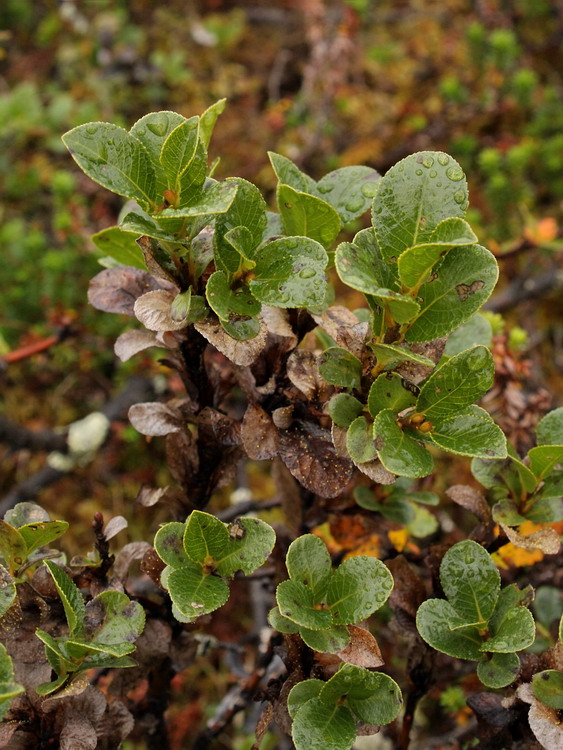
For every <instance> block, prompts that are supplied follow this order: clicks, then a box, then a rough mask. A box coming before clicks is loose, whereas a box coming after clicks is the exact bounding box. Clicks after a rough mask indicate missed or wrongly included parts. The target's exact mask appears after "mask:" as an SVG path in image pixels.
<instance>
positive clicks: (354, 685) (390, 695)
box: [319, 664, 402, 725]
mask: <svg viewBox="0 0 563 750" xmlns="http://www.w3.org/2000/svg"><path fill="white" fill-rule="evenodd" d="M319 697H320V699H321V700H322V701H323V702H324V703H327V704H333V703H337V702H339V701H341V700H342V699H345V701H346V705H347V706H348V707H349V708H350V709H351V711H353V713H354V714H355V715H356V717H357V718H358V719H360V720H361V721H364V722H366V723H367V724H375V725H384V724H389V722H391V721H393V720H394V719H396V718H397V715H398V713H399V711H400V710H401V705H402V697H401V690H400V688H399V686H398V685H397V683H396V682H395V681H394V680H392V679H391V677H388V676H387V675H386V674H383V673H382V672H370V671H368V670H367V669H363V668H362V667H358V666H356V665H354V664H344V665H343V666H342V667H341V668H340V669H339V670H338V672H337V673H336V674H335V675H334V676H333V677H331V679H330V680H329V681H328V682H327V683H325V685H324V687H323V688H322V690H321V691H320V696H319Z"/></svg>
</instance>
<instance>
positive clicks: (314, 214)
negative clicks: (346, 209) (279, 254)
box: [277, 184, 341, 247]
mask: <svg viewBox="0 0 563 750" xmlns="http://www.w3.org/2000/svg"><path fill="white" fill-rule="evenodd" d="M277 201H278V208H279V212H280V215H281V219H282V226H283V230H284V233H285V234H287V235H298V236H302V237H309V238H310V239H312V240H316V241H317V242H319V243H320V244H321V245H322V246H323V247H328V246H329V245H331V244H332V243H333V242H334V240H335V239H336V235H337V234H338V233H339V232H340V227H341V224H340V217H339V216H338V213H337V212H336V211H335V210H334V208H332V206H330V205H329V204H328V203H326V202H325V201H324V200H322V199H321V198H317V197H316V196H314V195H309V194H307V193H302V192H300V191H298V190H295V189H294V188H292V187H290V186H289V185H281V184H280V185H278V189H277Z"/></svg>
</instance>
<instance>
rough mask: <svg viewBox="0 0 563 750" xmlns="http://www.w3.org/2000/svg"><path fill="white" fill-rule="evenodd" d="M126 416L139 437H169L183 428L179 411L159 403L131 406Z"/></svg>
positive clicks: (147, 402) (152, 402)
mask: <svg viewBox="0 0 563 750" xmlns="http://www.w3.org/2000/svg"><path fill="white" fill-rule="evenodd" d="M128 416H129V421H130V422H131V424H132V425H133V427H134V428H135V429H136V430H137V431H138V432H140V433H141V435H151V436H153V437H156V436H160V435H169V434H170V433H171V432H179V431H180V430H181V429H182V428H183V426H184V419H183V417H182V415H181V414H180V412H179V410H178V409H176V408H174V407H173V406H169V405H168V404H162V403H160V401H146V402H145V403H142V404H133V406H132V407H131V408H130V409H129V414H128Z"/></svg>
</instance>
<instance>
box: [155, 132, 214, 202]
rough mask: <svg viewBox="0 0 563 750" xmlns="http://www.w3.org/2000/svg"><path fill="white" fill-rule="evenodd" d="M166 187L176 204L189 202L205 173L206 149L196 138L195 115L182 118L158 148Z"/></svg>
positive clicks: (197, 133)
mask: <svg viewBox="0 0 563 750" xmlns="http://www.w3.org/2000/svg"><path fill="white" fill-rule="evenodd" d="M160 163H161V164H162V167H163V169H164V171H165V173H166V176H167V178H168V187H169V188H170V190H173V191H174V192H175V193H176V195H177V196H178V204H177V205H178V206H185V205H190V203H193V202H194V200H196V198H197V196H198V195H199V193H200V192H201V189H202V187H203V183H204V182H205V178H206V176H207V153H206V151H205V147H204V145H203V144H202V143H201V141H200V139H199V117H190V119H189V120H184V122H182V123H180V124H179V125H178V126H177V127H176V128H174V130H173V131H172V132H171V133H170V135H169V136H168V138H167V139H166V141H165V142H164V144H163V146H162V150H161V152H160Z"/></svg>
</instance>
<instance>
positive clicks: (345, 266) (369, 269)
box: [335, 229, 401, 294]
mask: <svg viewBox="0 0 563 750" xmlns="http://www.w3.org/2000/svg"><path fill="white" fill-rule="evenodd" d="M335 266H336V270H337V272H338V275H339V276H340V279H341V280H342V281H343V282H344V284H346V285H347V286H349V287H352V289H357V290H358V291H359V292H364V294H373V293H375V292H377V290H378V289H391V290H392V291H395V292H400V290H401V287H400V284H399V281H398V278H397V273H396V269H395V268H394V266H392V265H389V264H388V263H386V262H385V260H384V259H383V257H382V255H381V250H380V248H379V245H378V244H377V238H376V236H375V234H374V232H373V229H364V230H362V231H361V232H358V234H357V235H356V236H355V237H354V241H353V242H342V243H341V244H340V245H338V247H337V248H336V255H335Z"/></svg>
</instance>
